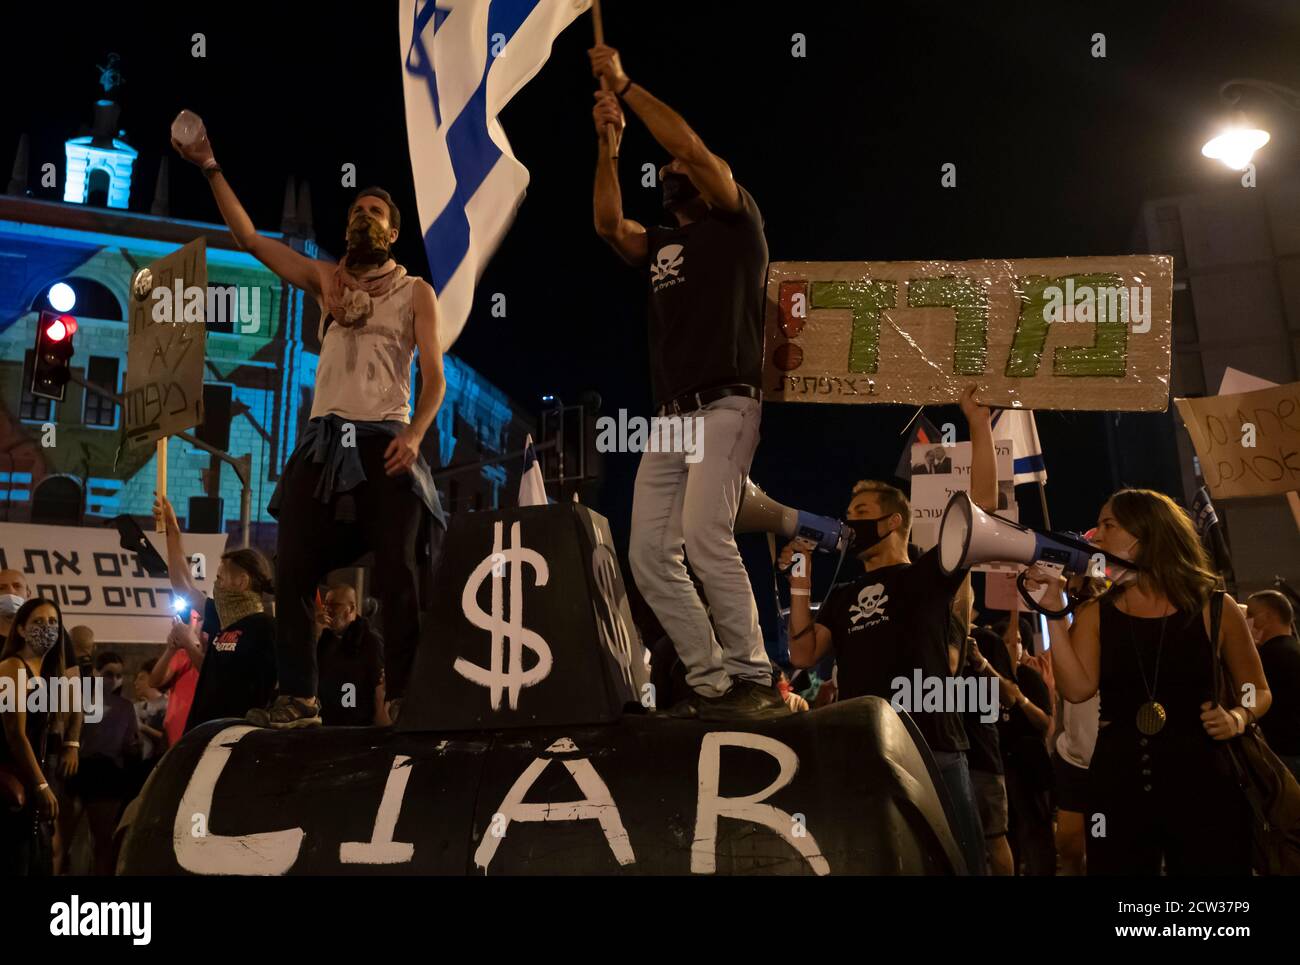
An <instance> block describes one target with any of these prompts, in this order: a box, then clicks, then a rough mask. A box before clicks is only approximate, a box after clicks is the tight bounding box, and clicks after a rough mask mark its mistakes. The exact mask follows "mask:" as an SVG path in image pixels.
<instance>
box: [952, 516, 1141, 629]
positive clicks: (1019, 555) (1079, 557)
mask: <svg viewBox="0 0 1300 965" xmlns="http://www.w3.org/2000/svg"><path fill="white" fill-rule="evenodd" d="M979 563H1023V564H1024V565H1025V566H1032V565H1033V564H1034V563H1046V564H1048V565H1049V566H1054V567H1057V568H1059V569H1060V570H1061V571H1062V573H1063V574H1064V575H1066V576H1090V577H1096V578H1098V579H1105V578H1106V575H1107V564H1110V565H1111V566H1112V567H1116V568H1123V569H1125V570H1132V569H1134V566H1133V564H1132V563H1131V562H1129V561H1127V560H1122V559H1120V558H1119V557H1117V556H1112V555H1111V554H1109V553H1106V552H1104V551H1103V550H1100V549H1098V548H1097V547H1096V546H1093V545H1092V544H1091V543H1089V542H1087V541H1085V540H1084V539H1083V538H1082V537H1078V536H1075V535H1074V534H1073V533H1044V532H1040V531H1039V530H1036V529H1031V528H1030V527H1028V526H1021V525H1020V524H1019V523H1013V522H1012V521H1011V520H1009V519H1003V518H1002V517H1001V516H995V515H992V514H990V513H986V512H984V510H982V509H980V508H979V507H978V506H976V505H975V504H974V503H973V502H971V498H970V494H969V493H964V492H960V493H953V495H952V498H951V499H949V500H948V505H947V506H946V507H945V508H944V511H943V520H942V521H941V522H940V524H939V568H940V569H942V570H943V572H944V573H945V574H946V575H951V574H953V573H955V572H957V571H958V570H964V569H968V568H970V567H972V566H975V565H976V564H979ZM1024 577H1025V575H1024V573H1021V574H1020V576H1019V577H1018V578H1017V580H1016V585H1017V586H1019V588H1020V595H1021V597H1022V598H1023V599H1024V600H1025V602H1026V603H1028V604H1029V605H1030V606H1031V607H1033V608H1034V609H1035V610H1037V611H1038V612H1040V613H1045V614H1047V615H1048V616H1050V617H1063V616H1065V615H1066V614H1068V613H1071V612H1073V610H1074V608H1075V607H1077V606H1078V605H1079V604H1080V603H1082V602H1084V600H1083V599H1076V598H1074V597H1072V598H1071V602H1070V605H1069V606H1067V607H1066V608H1065V609H1063V610H1049V609H1047V608H1045V607H1043V606H1041V605H1040V604H1039V603H1038V602H1037V601H1036V600H1034V599H1033V598H1032V597H1031V596H1030V595H1029V591H1028V590H1027V589H1026V588H1025V582H1024Z"/></svg>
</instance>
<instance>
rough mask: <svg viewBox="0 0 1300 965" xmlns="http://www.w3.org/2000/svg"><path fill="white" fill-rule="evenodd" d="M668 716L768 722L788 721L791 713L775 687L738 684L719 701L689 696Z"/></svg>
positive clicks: (750, 682) (711, 698)
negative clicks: (774, 719) (780, 719)
mask: <svg viewBox="0 0 1300 965" xmlns="http://www.w3.org/2000/svg"><path fill="white" fill-rule="evenodd" d="M667 714H668V716H669V717H677V718H684V719H695V720H771V719H773V718H776V717H789V716H790V714H791V711H790V708H789V707H787V706H786V704H785V701H784V700H782V699H781V692H780V691H778V690H777V689H776V688H775V687H772V686H764V685H762V684H758V683H754V682H753V681H750V680H737V681H736V682H735V683H734V684H732V686H731V689H730V690H728V691H727V692H726V693H725V694H723V695H722V696H721V697H706V696H705V695H704V694H699V693H696V694H692V695H691V696H690V697H688V698H687V699H686V700H683V701H682V702H681V703H679V704H675V705H674V706H672V707H670V708H669V709H668V711H667Z"/></svg>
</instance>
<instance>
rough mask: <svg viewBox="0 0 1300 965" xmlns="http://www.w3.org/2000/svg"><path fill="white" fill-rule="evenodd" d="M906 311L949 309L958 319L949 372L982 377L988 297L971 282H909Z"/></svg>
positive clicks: (986, 345) (985, 348)
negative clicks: (912, 309) (907, 309)
mask: <svg viewBox="0 0 1300 965" xmlns="http://www.w3.org/2000/svg"><path fill="white" fill-rule="evenodd" d="M907 307H908V308H951V309H952V311H953V314H954V315H955V316H956V319H957V335H956V339H955V341H954V342H953V351H952V370H953V371H954V372H955V373H957V374H958V375H983V374H984V364H985V361H986V360H987V358H988V334H989V295H988V291H986V290H985V288H984V286H983V285H981V284H979V283H978V282H977V281H975V280H974V279H971V278H955V277H948V278H912V279H909V280H908V282H907Z"/></svg>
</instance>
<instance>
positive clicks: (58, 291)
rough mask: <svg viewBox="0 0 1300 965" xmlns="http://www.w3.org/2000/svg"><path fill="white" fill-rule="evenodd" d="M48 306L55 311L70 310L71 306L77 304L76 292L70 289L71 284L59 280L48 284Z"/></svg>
mask: <svg viewBox="0 0 1300 965" xmlns="http://www.w3.org/2000/svg"><path fill="white" fill-rule="evenodd" d="M46 297H47V298H48V299H49V302H50V307H51V308H53V309H54V310H55V311H56V312H70V311H72V306H74V305H76V304H77V293H76V292H74V291H73V290H72V286H71V285H69V284H68V283H67V282H64V281H59V282H55V283H54V284H53V285H51V286H50V291H49V294H48V295H47V296H46Z"/></svg>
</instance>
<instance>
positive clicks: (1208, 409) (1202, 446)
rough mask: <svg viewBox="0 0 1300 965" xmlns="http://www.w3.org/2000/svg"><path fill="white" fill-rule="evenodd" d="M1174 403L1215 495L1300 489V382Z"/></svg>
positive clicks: (1246, 494) (1207, 482)
mask: <svg viewBox="0 0 1300 965" xmlns="http://www.w3.org/2000/svg"><path fill="white" fill-rule="evenodd" d="M1174 404H1175V405H1177V406H1178V414H1179V415H1181V416H1182V417H1183V422H1184V424H1185V425H1186V426H1187V431H1188V433H1190V434H1191V437H1192V445H1194V446H1195V447H1196V455H1197V457H1198V458H1199V459H1200V461H1201V475H1202V476H1203V477H1204V479H1205V485H1206V486H1208V487H1209V489H1210V497H1211V498H1213V499H1229V498H1231V497H1233V496H1273V495H1276V494H1278V493H1285V492H1290V491H1291V490H1293V489H1300V382H1292V383H1290V384H1289V385H1279V386H1275V387H1273V388H1271V389H1259V390H1257V391H1255V392H1242V393H1240V394H1238V395H1216V396H1211V397H1209V398H1204V399H1175V400H1174Z"/></svg>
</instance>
